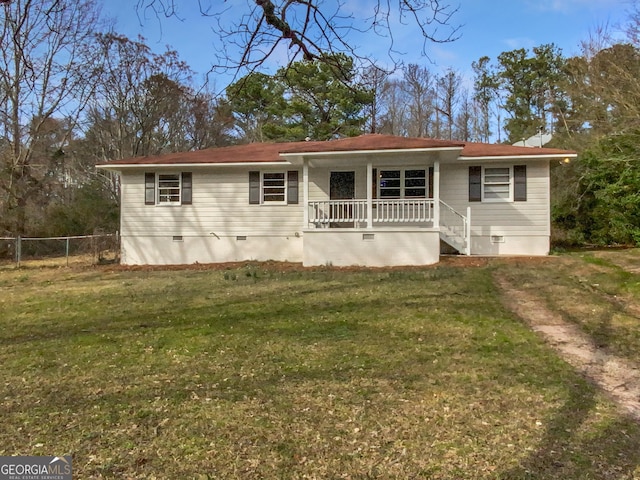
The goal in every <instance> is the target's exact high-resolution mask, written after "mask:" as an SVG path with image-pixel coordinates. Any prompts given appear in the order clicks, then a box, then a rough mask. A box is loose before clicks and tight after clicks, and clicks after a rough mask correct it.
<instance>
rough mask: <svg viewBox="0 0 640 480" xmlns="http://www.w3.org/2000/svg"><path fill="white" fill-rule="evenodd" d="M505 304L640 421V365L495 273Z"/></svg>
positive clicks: (540, 299)
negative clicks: (611, 350) (600, 344)
mask: <svg viewBox="0 0 640 480" xmlns="http://www.w3.org/2000/svg"><path fill="white" fill-rule="evenodd" d="M494 280H495V282H496V285H498V286H499V287H500V289H501V290H502V292H503V295H502V297H503V301H504V303H505V305H506V306H507V307H508V308H509V309H510V310H512V311H513V312H514V313H515V314H516V315H518V317H520V318H521V319H522V320H523V321H525V322H526V323H527V324H528V325H530V326H531V328H532V329H533V330H534V331H536V332H538V333H539V334H540V335H542V336H543V337H544V338H545V340H546V341H547V342H548V343H549V345H551V347H553V348H554V349H555V350H556V351H557V352H558V353H559V354H560V355H561V356H562V357H563V358H564V359H565V360H566V361H567V362H568V363H569V364H571V365H573V366H574V367H575V368H576V369H577V370H578V371H580V372H581V373H582V374H583V375H584V376H586V377H587V378H589V379H590V380H592V381H593V382H594V383H595V384H597V385H598V386H599V387H600V388H601V389H602V390H604V391H605V392H606V393H607V394H609V396H610V397H611V398H612V399H613V401H615V402H616V403H617V404H618V405H619V406H620V407H621V408H622V409H624V410H625V411H626V412H628V413H629V414H630V415H631V416H632V417H633V418H635V419H636V420H638V421H640V366H639V365H636V364H633V363H631V362H629V361H628V360H625V359H622V358H620V357H617V356H615V355H612V354H611V353H608V352H606V351H605V350H604V349H601V348H599V347H598V346H596V345H595V344H594V342H593V341H592V340H591V339H590V338H589V337H588V336H587V335H585V334H584V333H583V332H582V331H581V330H580V329H579V328H578V327H577V326H576V325H575V324H573V323H570V322H568V321H566V320H565V319H564V318H563V317H562V315H560V314H559V313H557V312H554V311H552V310H550V309H549V308H547V307H546V306H545V301H544V299H543V298H541V297H539V296H538V295H536V293H535V292H534V291H532V290H531V289H525V288H522V287H519V286H517V285H513V284H512V283H510V282H508V281H506V280H505V279H504V278H502V277H500V276H499V275H494Z"/></svg>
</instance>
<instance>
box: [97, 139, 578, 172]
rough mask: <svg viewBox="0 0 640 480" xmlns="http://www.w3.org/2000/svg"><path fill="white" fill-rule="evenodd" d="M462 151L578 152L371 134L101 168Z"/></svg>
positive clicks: (464, 154) (131, 160)
mask: <svg viewBox="0 0 640 480" xmlns="http://www.w3.org/2000/svg"><path fill="white" fill-rule="evenodd" d="M441 149H451V150H460V154H459V155H460V157H466V158H475V157H510V156H527V157H537V156H540V157H556V156H572V157H573V156H575V152H573V151H569V150H560V149H552V148H529V147H514V146H512V145H493V144H486V143H472V142H458V141H447V140H435V139H431V138H408V137H398V136H394V135H380V134H368V135H360V136H359V137H350V138H343V139H339V140H331V141H307V142H289V143H250V144H247V145H234V146H230V147H216V148H208V149H205V150H197V151H191V152H180V153H168V154H164V155H158V156H149V157H135V158H127V159H123V160H114V161H111V162H103V163H100V164H99V166H102V167H108V166H111V165H113V166H117V165H127V166H136V165H140V166H144V165H183V164H203V165H204V164H231V163H272V162H284V161H286V160H285V158H283V157H282V155H287V156H290V155H295V154H299V155H303V154H321V153H327V154H329V153H337V152H359V151H384V150H441Z"/></svg>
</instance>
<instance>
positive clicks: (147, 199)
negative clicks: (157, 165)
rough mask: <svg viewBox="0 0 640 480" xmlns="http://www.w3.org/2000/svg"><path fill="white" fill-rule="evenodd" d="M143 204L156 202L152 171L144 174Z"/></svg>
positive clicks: (154, 177) (154, 175)
mask: <svg viewBox="0 0 640 480" xmlns="http://www.w3.org/2000/svg"><path fill="white" fill-rule="evenodd" d="M144 204H145V205H155V204H156V174H155V173H152V172H145V174H144Z"/></svg>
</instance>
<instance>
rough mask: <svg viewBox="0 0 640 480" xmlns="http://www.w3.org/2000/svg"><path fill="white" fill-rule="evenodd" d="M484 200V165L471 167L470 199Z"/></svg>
mask: <svg viewBox="0 0 640 480" xmlns="http://www.w3.org/2000/svg"><path fill="white" fill-rule="evenodd" d="M481 200H482V167H469V201H470V202H479V201H481Z"/></svg>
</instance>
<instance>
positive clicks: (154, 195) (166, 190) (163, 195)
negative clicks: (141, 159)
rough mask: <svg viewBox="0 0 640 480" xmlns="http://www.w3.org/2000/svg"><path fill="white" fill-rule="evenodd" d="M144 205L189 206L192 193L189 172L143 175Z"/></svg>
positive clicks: (149, 173)
mask: <svg viewBox="0 0 640 480" xmlns="http://www.w3.org/2000/svg"><path fill="white" fill-rule="evenodd" d="M144 184H145V189H144V202H145V204H146V205H190V204H191V200H192V193H193V181H192V174H191V172H182V173H153V172H148V173H145V174H144Z"/></svg>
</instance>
